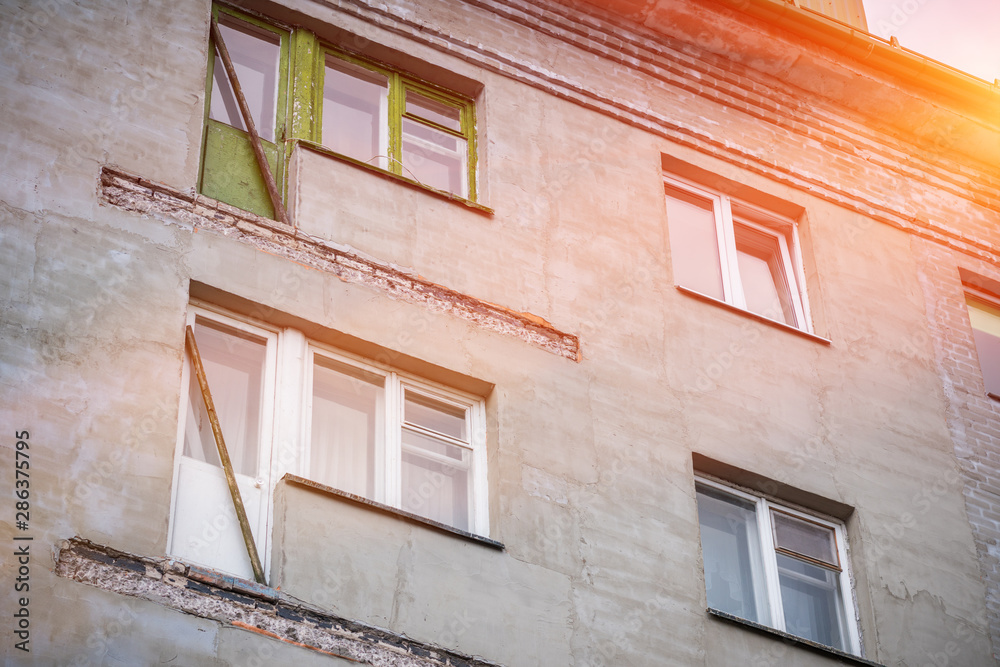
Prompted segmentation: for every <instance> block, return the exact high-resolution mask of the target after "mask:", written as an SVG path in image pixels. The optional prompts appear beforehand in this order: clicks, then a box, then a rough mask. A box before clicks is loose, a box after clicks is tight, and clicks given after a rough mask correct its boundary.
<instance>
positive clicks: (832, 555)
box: [771, 511, 840, 569]
mask: <svg viewBox="0 0 1000 667" xmlns="http://www.w3.org/2000/svg"><path fill="white" fill-rule="evenodd" d="M771 525H772V526H774V546H775V547H776V548H779V549H787V550H788V551H794V552H795V553H797V554H801V555H803V556H806V557H808V558H812V559H814V560H818V561H820V562H823V563H827V564H828V565H830V567H834V568H837V569H840V557H839V556H838V555H837V535H836V533H835V532H834V530H833V528H828V527H826V526H820V525H817V524H815V523H812V522H810V521H804V520H803V519H799V518H798V517H794V516H791V515H789V514H785V513H784V512H775V511H772V512H771Z"/></svg>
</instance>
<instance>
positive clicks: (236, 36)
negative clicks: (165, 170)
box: [199, 8, 289, 218]
mask: <svg viewBox="0 0 1000 667" xmlns="http://www.w3.org/2000/svg"><path fill="white" fill-rule="evenodd" d="M213 11H214V15H215V16H216V17H217V19H218V21H219V31H220V32H221V33H222V39H223V40H224V41H225V42H226V49H227V50H228V51H229V56H230V58H231V59H232V61H233V67H234V69H235V70H236V77H237V78H238V79H239V82H240V88H241V89H242V91H243V95H244V97H245V98H246V100H247V106H249V108H250V115H251V117H252V118H253V120H254V125H255V126H256V127H257V132H258V134H259V135H260V139H261V147H262V148H263V150H264V155H265V157H266V158H267V162H268V164H269V165H270V167H271V173H272V174H273V175H274V178H275V180H276V181H277V182H278V183H281V182H282V178H283V174H284V170H285V146H284V141H283V139H284V132H283V128H284V125H285V109H286V107H287V104H288V42H289V34H288V32H286V31H283V30H279V29H277V28H275V27H272V26H269V25H268V24H266V23H264V22H261V21H258V20H255V19H253V18H251V17H249V16H245V15H242V14H235V13H231V12H229V10H221V9H219V8H215V9H214V10H213ZM213 54H214V55H213V57H212V58H210V59H209V64H208V82H207V86H208V95H207V98H208V106H207V109H206V116H205V132H204V137H203V141H204V145H203V147H202V161H201V175H200V180H199V190H200V191H201V192H202V194H205V195H207V196H209V197H213V198H215V199H219V200H221V201H224V202H226V203H229V204H232V205H233V206H236V207H239V208H242V209H245V210H248V211H252V212H254V213H257V214H259V215H263V216H265V217H269V218H273V217H274V208H273V206H272V204H271V199H270V197H269V196H268V194H267V187H266V186H265V184H264V177H263V176H262V175H261V173H260V167H259V166H258V165H257V160H256V158H255V157H254V153H253V147H252V145H251V143H250V135H249V134H247V132H246V127H245V126H244V123H243V115H242V114H241V113H240V109H239V106H238V105H237V103H236V95H235V93H234V92H233V87H232V85H231V84H230V82H229V77H228V76H227V75H226V69H225V67H224V66H223V64H222V57H221V56H220V55H219V51H218V47H216V46H215V45H214V43H213Z"/></svg>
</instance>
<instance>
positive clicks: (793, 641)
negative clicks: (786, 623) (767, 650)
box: [707, 607, 885, 667]
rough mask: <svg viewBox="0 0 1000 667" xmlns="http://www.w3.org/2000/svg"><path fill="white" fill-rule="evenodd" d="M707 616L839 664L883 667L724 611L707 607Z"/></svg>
mask: <svg viewBox="0 0 1000 667" xmlns="http://www.w3.org/2000/svg"><path fill="white" fill-rule="evenodd" d="M707 611H708V614H709V616H711V617H713V618H716V619H719V620H720V621H723V622H726V623H732V624H734V625H739V626H742V627H744V628H748V629H750V630H754V631H756V632H759V633H761V634H764V635H770V636H771V637H774V638H775V639H780V640H781V641H782V642H784V643H786V644H790V645H792V646H801V647H802V648H803V649H805V650H809V651H814V652H816V653H825V654H826V655H828V656H830V657H831V658H837V659H838V660H839V661H840V662H843V663H847V664H849V665H863V666H864V667H885V666H884V665H882V664H881V663H878V662H872V661H871V660H866V659H865V658H862V657H860V656H856V655H851V654H850V653H846V652H844V651H841V650H840V649H835V648H833V647H830V646H824V645H823V644H818V643H816V642H814V641H810V640H808V639H803V638H802V637H796V636H795V635H791V634H788V633H787V632H782V631H781V630H775V629H774V628H769V627H767V626H766V625H761V624H760V623H754V622H753V621H748V620H746V619H745V618H740V617H739V616H733V615H732V614H727V613H726V612H724V611H719V610H718V609H712V608H711V607H709V608H708V609H707Z"/></svg>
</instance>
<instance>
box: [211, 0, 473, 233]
mask: <svg viewBox="0 0 1000 667" xmlns="http://www.w3.org/2000/svg"><path fill="white" fill-rule="evenodd" d="M212 16H213V17H214V18H216V19H221V20H222V21H223V22H226V21H232V22H237V23H243V24H245V25H247V26H249V27H251V28H253V29H255V30H264V31H267V32H270V33H273V34H275V35H276V36H278V38H279V46H280V57H279V65H278V66H279V77H278V78H279V90H278V91H277V99H276V104H277V110H276V115H275V141H274V142H267V141H264V140H262V143H263V144H264V146H265V148H266V149H267V150H268V151H269V153H271V154H274V155H275V156H276V157H275V158H274V160H273V162H274V163H273V164H272V171H273V173H274V179H275V182H276V183H277V185H278V190H279V191H280V192H281V193H282V196H283V198H284V199H285V201H286V202H287V199H288V192H287V187H288V183H287V178H286V176H287V173H288V167H289V165H288V161H289V160H290V159H291V153H292V150H291V149H292V148H293V147H294V145H295V144H296V143H302V144H304V145H306V146H309V147H310V148H313V149H316V150H318V151H320V152H323V153H325V154H329V155H332V156H335V157H337V158H338V159H341V160H344V161H346V162H350V163H354V164H357V165H360V166H364V167H366V168H368V169H373V170H376V171H378V172H381V173H384V174H386V175H391V176H392V177H393V178H395V179H398V180H402V181H405V182H407V183H410V184H412V185H416V186H418V187H420V188H422V189H425V190H429V191H431V192H435V193H438V194H440V195H444V196H446V197H447V198H448V199H453V200H457V201H459V202H464V203H467V204H469V205H471V206H473V207H477V206H478V204H477V203H476V202H477V199H478V189H479V188H478V150H479V148H478V144H477V134H478V132H477V119H476V102H475V100H473V99H472V98H470V97H467V96H465V95H462V94H459V93H456V92H454V91H451V90H448V89H447V88H444V87H441V86H438V85H436V84H434V83H432V82H430V81H425V80H423V79H421V78H419V77H416V76H414V75H411V74H409V73H408V72H406V71H404V70H402V69H400V68H398V67H394V66H392V65H388V64H386V63H383V62H380V61H376V60H374V59H371V58H367V57H365V56H362V55H360V54H357V53H353V52H350V51H346V50H344V49H342V48H340V47H338V46H337V45H335V44H331V43H328V42H325V41H323V40H321V39H319V38H318V37H317V35H316V34H315V33H313V32H311V31H309V30H306V29H304V28H298V27H290V26H284V25H282V24H280V23H278V22H273V21H270V20H269V19H267V18H264V17H260V16H256V15H252V14H249V13H246V12H241V11H239V10H237V9H233V8H230V7H227V6H224V5H219V4H213V5H212ZM208 53H209V57H208V68H207V73H206V78H205V108H204V117H203V124H202V127H203V131H202V141H201V162H200V165H199V173H198V191H199V192H201V193H203V194H206V195H208V196H213V197H215V198H218V199H221V200H222V201H226V202H227V203H231V204H233V205H234V206H237V207H238V208H244V209H246V210H249V211H251V212H253V213H257V214H259V215H263V216H265V217H272V218H273V217H274V211H273V208H272V206H271V205H270V203H269V202H268V201H266V199H267V194H266V192H265V191H261V192H260V193H257V192H251V193H250V194H247V193H243V192H241V191H239V190H238V189H237V188H230V187H219V186H217V185H216V184H215V183H214V181H213V178H212V170H214V169H218V168H220V167H219V165H218V164H216V162H213V161H224V160H223V157H224V156H216V155H215V154H214V153H213V152H212V150H211V149H210V147H209V136H210V135H211V134H212V133H213V132H222V133H225V134H232V135H236V136H238V135H246V133H245V132H243V131H241V130H239V129H238V128H235V127H232V126H229V125H227V124H225V123H222V122H220V121H216V120H212V119H211V118H209V113H210V109H211V103H212V87H213V85H214V81H213V76H214V67H215V53H216V48H215V41H214V39H211V38H210V39H209V49H208ZM327 57H333V58H337V59H340V60H343V61H345V62H349V63H352V64H354V65H356V66H359V67H363V68H365V69H368V70H371V71H372V72H376V73H379V74H382V75H384V76H386V77H387V78H388V80H389V109H388V128H386V129H387V131H388V146H387V150H388V153H387V155H386V158H387V160H386V161H387V163H388V164H387V165H386V167H385V168H383V167H381V166H379V165H376V164H371V163H370V162H364V161H362V160H358V159H355V158H353V157H350V156H347V155H343V154H340V153H337V152H335V151H332V150H330V149H328V148H326V147H325V146H323V142H322V120H323V85H324V78H325V64H326V59H327ZM407 91H413V92H414V93H419V94H420V95H423V96H425V97H428V98H430V99H432V100H434V101H435V102H438V103H441V104H444V105H446V106H449V107H452V108H455V109H457V110H458V111H459V116H460V129H459V130H457V131H456V130H454V129H451V128H448V127H445V126H441V125H439V124H436V123H434V122H433V121H431V120H429V119H426V118H422V117H419V116H415V115H413V114H412V113H407V112H406V94H407ZM293 110H294V113H293ZM404 118H405V119H408V120H412V121H414V122H417V123H420V124H422V125H425V126H427V127H432V128H434V129H435V130H438V131H441V132H445V133H447V134H448V135H450V136H453V137H455V138H457V139H461V140H464V141H465V142H466V151H467V154H466V155H465V162H466V165H465V166H466V172H467V173H465V174H463V178H464V179H465V192H457V193H456V192H449V191H448V190H442V189H439V188H435V187H432V186H430V185H426V184H424V183H421V182H420V181H419V180H417V178H416V177H415V176H414V175H412V174H409V175H408V174H407V169H406V168H405V167H404V165H403V162H402V159H403V156H402V123H403V119H404ZM237 140H238V139H237ZM246 140H247V141H249V137H248V136H247V139H246ZM248 145H249V144H248ZM268 159H269V161H271V160H272V157H271V155H270V154H269V158H268ZM206 165H209V166H208V167H207V166H206ZM234 168H235V169H240V170H242V171H241V172H240V173H241V174H242V175H243V176H244V178H249V177H252V178H256V177H257V176H259V167H257V165H256V163H254V162H253V161H252V160H250V161H248V162H247V164H242V163H240V164H238V165H235V166H234ZM243 172H246V173H245V174H244V173H243Z"/></svg>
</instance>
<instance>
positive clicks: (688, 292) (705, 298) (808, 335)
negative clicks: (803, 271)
mask: <svg viewBox="0 0 1000 667" xmlns="http://www.w3.org/2000/svg"><path fill="white" fill-rule="evenodd" d="M675 287H676V288H677V291H678V292H680V293H681V294H684V295H685V296H689V297H692V298H694V299H698V300H699V301H704V302H705V303H710V304H712V305H714V306H718V307H720V308H724V309H726V310H728V311H731V312H734V313H739V314H740V315H743V316H744V317H749V318H750V319H752V320H757V321H758V322H760V323H762V324H766V325H768V326H770V327H774V328H775V329H781V330H782V331H787V332H788V333H792V334H795V335H796V336H801V337H802V338H806V339H808V340H811V341H813V342H816V343H819V344H820V345H831V344H832V343H831V341H830V340H829V339H828V338H823V337H822V336H817V335H816V334H812V333H809V332H808V331H803V330H802V329H799V328H797V327H793V326H790V325H788V324H785V323H784V322H778V321H777V320H772V319H770V318H768V317H764V316H762V315H758V314H757V313H753V312H750V311H749V310H744V309H743V308H738V307H737V306H734V305H732V304H731V303H726V302H725V301H720V300H719V299H716V298H715V297H711V296H708V295H705V294H702V293H701V292H696V291H694V290H693V289H690V288H687V287H681V286H680V285H675Z"/></svg>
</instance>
